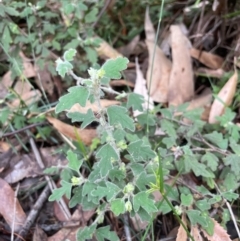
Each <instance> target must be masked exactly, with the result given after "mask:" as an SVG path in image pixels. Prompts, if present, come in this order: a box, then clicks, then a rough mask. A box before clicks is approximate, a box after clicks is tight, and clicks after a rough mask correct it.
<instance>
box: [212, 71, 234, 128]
mask: <svg viewBox="0 0 240 241" xmlns="http://www.w3.org/2000/svg"><path fill="white" fill-rule="evenodd" d="M237 81H238V73H237V71H235V73H234V75H233V76H232V77H231V78H230V79H229V80H228V81H227V83H226V84H225V85H224V86H223V88H222V89H221V90H220V92H219V93H218V95H217V98H216V99H215V100H214V101H213V104H212V106H211V110H210V113H209V119H208V121H209V123H216V122H217V120H216V117H217V116H221V115H222V114H223V113H224V110H225V108H226V107H227V106H229V105H230V104H231V103H232V100H233V97H234V95H235V92H236V88H237Z"/></svg>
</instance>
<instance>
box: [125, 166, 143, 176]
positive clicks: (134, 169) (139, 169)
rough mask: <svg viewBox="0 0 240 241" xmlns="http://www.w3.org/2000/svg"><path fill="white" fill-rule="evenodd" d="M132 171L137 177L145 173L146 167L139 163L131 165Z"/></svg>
mask: <svg viewBox="0 0 240 241" xmlns="http://www.w3.org/2000/svg"><path fill="white" fill-rule="evenodd" d="M129 167H130V168H131V170H132V173H133V175H134V176H135V177H136V176H137V175H139V174H140V173H142V172H143V171H144V165H142V164H139V163H134V162H133V163H131V164H130V166H129Z"/></svg>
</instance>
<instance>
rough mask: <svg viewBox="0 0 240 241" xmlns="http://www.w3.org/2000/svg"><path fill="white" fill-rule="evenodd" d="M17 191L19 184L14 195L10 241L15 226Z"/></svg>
mask: <svg viewBox="0 0 240 241" xmlns="http://www.w3.org/2000/svg"><path fill="white" fill-rule="evenodd" d="M18 190H19V183H18V185H17V188H16V190H15V193H14V210H13V222H12V228H11V241H13V240H14V226H15V219H16V205H17V195H18Z"/></svg>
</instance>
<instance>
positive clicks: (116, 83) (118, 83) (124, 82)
mask: <svg viewBox="0 0 240 241" xmlns="http://www.w3.org/2000/svg"><path fill="white" fill-rule="evenodd" d="M110 85H111V86H129V87H132V88H133V87H134V83H132V82H131V81H128V80H125V79H119V80H112V81H110Z"/></svg>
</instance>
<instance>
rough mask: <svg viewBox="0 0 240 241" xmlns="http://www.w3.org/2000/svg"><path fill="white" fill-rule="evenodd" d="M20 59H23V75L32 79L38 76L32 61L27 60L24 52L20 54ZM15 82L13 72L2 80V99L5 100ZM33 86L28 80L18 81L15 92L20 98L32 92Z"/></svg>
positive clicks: (0, 89) (9, 72)
mask: <svg viewBox="0 0 240 241" xmlns="http://www.w3.org/2000/svg"><path fill="white" fill-rule="evenodd" d="M19 55H20V57H21V58H22V59H23V72H22V75H23V76H24V77H25V78H32V77H35V76H36V72H35V70H34V67H33V65H32V64H31V60H30V59H28V58H26V57H25V56H24V54H23V53H22V52H20V53H19ZM13 82H14V80H12V78H11V71H8V72H7V73H6V74H5V75H4V76H3V78H2V80H1V82H0V98H4V97H5V96H6V94H7V92H8V88H10V87H12V85H13ZM31 88H32V86H31V84H30V83H29V82H28V81H26V80H18V81H17V83H16V84H15V86H14V90H15V91H16V93H18V94H19V95H20V96H21V95H22V94H24V93H26V92H29V91H30V90H31Z"/></svg>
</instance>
